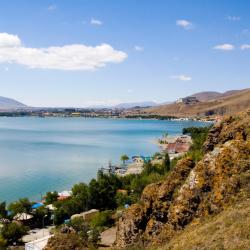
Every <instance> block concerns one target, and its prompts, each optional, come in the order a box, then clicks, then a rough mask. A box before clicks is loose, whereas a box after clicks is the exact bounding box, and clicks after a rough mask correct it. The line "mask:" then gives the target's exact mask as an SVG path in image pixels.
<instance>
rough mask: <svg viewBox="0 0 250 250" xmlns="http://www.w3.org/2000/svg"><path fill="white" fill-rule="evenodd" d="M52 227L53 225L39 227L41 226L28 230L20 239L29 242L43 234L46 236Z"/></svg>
mask: <svg viewBox="0 0 250 250" xmlns="http://www.w3.org/2000/svg"><path fill="white" fill-rule="evenodd" d="M53 227H54V226H49V227H45V228H44V229H41V228H35V229H32V230H30V231H29V232H28V234H27V235H25V236H23V238H22V240H23V242H30V241H34V240H38V239H41V238H43V237H45V236H48V235H49V234H50V230H51V229H52V228H53Z"/></svg>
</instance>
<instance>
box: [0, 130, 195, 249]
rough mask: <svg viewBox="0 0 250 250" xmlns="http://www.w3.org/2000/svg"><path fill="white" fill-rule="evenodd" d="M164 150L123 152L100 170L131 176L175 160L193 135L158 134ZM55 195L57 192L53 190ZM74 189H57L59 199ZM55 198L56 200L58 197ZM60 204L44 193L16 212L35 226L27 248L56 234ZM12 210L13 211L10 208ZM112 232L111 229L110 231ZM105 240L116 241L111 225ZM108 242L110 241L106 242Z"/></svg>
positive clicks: (0, 222)
mask: <svg viewBox="0 0 250 250" xmlns="http://www.w3.org/2000/svg"><path fill="white" fill-rule="evenodd" d="M155 143H156V144H157V145H158V147H159V149H160V152H159V153H156V154H155V155H153V156H142V155H140V156H132V157H131V159H129V157H128V156H126V155H123V156H121V160H122V163H121V164H116V165H114V164H111V162H110V163H109V164H108V166H107V167H101V168H100V170H99V171H100V172H102V173H103V174H108V175H110V174H111V175H112V174H114V175H117V176H119V177H124V176H129V175H140V174H141V173H142V172H143V170H144V167H145V166H146V165H145V164H149V163H150V164H151V165H152V166H158V165H161V164H163V162H164V155H166V154H168V155H169V158H170V160H173V159H174V158H176V157H180V156H183V155H184V154H185V153H186V152H188V150H189V149H190V147H191V145H192V139H191V137H190V136H189V135H179V136H168V134H167V133H166V134H164V135H162V137H161V138H158V139H157V140H156V142H155ZM117 193H121V195H127V190H123V189H119V190H117ZM47 194H50V195H52V196H53V192H49V193H47ZM72 195H73V193H72V191H71V190H64V191H62V192H58V193H56V201H58V202H64V201H67V200H70V199H71V197H72ZM54 201H55V200H54ZM128 207H129V203H128V204H125V205H124V208H125V209H126V208H128ZM41 209H43V210H46V214H44V215H43V217H42V218H41V220H42V225H41V226H40V227H37V226H36V224H37V223H36V217H37V212H38V211H40V210H41ZM57 209H58V208H57V207H56V206H55V205H53V202H52V203H48V197H46V196H43V199H42V200H40V201H36V202H33V203H32V206H31V209H30V211H29V212H24V211H22V212H20V213H17V214H15V216H14V217H13V219H12V222H14V223H17V224H20V225H22V226H28V227H29V228H31V229H30V230H29V231H28V232H27V234H26V235H24V236H23V237H22V241H23V242H24V243H25V250H40V249H43V248H44V247H45V246H46V245H47V243H48V240H49V239H50V238H51V237H52V236H53V235H54V233H53V232H54V229H55V224H54V213H55V211H56V210H57ZM10 213H11V212H10ZM99 213H100V211H99V210H98V209H90V210H87V211H84V212H81V213H79V214H73V215H71V217H70V218H69V219H66V220H64V222H63V224H64V225H67V224H69V223H70V221H71V220H74V219H79V218H81V219H83V220H84V221H86V222H87V223H89V222H90V221H91V220H92V219H93V218H94V217H95V216H97V215H98V214H99ZM6 223H7V224H8V223H10V221H9V219H4V218H2V219H0V228H1V227H3V226H4V225H5V224H6ZM110 232H111V233H110ZM100 237H101V244H102V243H103V242H104V243H103V244H104V245H105V244H107V242H108V244H110V245H112V244H113V242H114V240H115V230H114V229H112V228H111V229H110V228H107V230H106V231H105V230H104V231H103V232H102V233H101V235H100ZM105 242H106V243H105Z"/></svg>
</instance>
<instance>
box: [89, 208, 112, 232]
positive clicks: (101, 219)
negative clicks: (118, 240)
mask: <svg viewBox="0 0 250 250" xmlns="http://www.w3.org/2000/svg"><path fill="white" fill-rule="evenodd" d="M111 216H112V212H111V211H109V210H107V211H103V212H100V213H98V214H96V215H95V216H94V218H93V219H92V220H91V222H90V225H91V227H92V228H98V229H103V228H104V227H110V226H112V224H113V219H112V217H111Z"/></svg>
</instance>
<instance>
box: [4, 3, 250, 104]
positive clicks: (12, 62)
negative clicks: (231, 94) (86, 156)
mask: <svg viewBox="0 0 250 250" xmlns="http://www.w3.org/2000/svg"><path fill="white" fill-rule="evenodd" d="M249 10H250V1H245V0H237V1H236V0H234V1H233V0H220V1H216V0H202V1H201V0H193V1H191V0H182V1H180V0H172V1H170V0H144V1H135V0H121V1H117V0H106V1H103V0H99V1H97V0H89V1H87V0H74V1H69V0H67V1H66V0H60V1H46V0H40V1H38V0H37V1H28V0H12V1H7V0H5V1H4V0H3V1H1V3H0V75H1V78H0V89H1V91H0V95H1V96H7V97H12V98H15V99H17V100H19V101H22V102H24V103H25V104H27V105H31V106H77V107H84V106H89V105H94V104H98V105H102V104H109V105H111V104H116V103H120V102H135V101H146V100H147V101H149V100H155V101H157V102H165V101H173V100H175V99H177V98H179V97H182V96H186V95H189V94H192V93H195V92H199V91H205V90H215V91H226V90H230V89H242V88H248V87H250V73H249V72H250V15H249Z"/></svg>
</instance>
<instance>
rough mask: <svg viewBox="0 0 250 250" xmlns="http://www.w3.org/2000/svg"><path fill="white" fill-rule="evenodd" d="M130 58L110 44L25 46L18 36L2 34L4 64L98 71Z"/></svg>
mask: <svg viewBox="0 0 250 250" xmlns="http://www.w3.org/2000/svg"><path fill="white" fill-rule="evenodd" d="M126 58H127V54H126V53H125V52H123V51H118V50H115V49H114V48H113V47H112V46H110V45H109V44H100V45H98V46H95V47H93V46H86V45H84V44H71V45H65V46H54V47H48V48H29V47H24V46H22V45H21V40H20V39H19V38H18V36H15V35H11V34H7V33H0V63H16V64H20V65H25V66H27V67H29V68H40V69H58V70H95V69H98V68H101V67H104V66H106V65H107V64H108V63H121V62H123V61H124V60H125V59H126Z"/></svg>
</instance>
